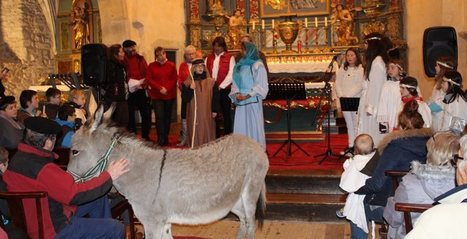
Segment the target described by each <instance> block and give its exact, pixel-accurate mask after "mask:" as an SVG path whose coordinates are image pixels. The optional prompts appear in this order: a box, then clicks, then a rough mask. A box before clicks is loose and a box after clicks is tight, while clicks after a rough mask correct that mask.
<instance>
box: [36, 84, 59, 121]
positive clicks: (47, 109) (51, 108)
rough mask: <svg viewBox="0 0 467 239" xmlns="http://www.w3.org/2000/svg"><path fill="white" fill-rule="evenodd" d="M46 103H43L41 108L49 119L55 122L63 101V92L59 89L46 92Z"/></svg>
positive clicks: (50, 89)
mask: <svg viewBox="0 0 467 239" xmlns="http://www.w3.org/2000/svg"><path fill="white" fill-rule="evenodd" d="M45 97H46V98H47V101H46V102H43V103H42V105H41V106H40V107H39V108H40V109H42V111H43V112H44V113H45V115H46V116H47V118H49V119H51V120H55V119H56V118H57V112H58V107H60V104H61V100H62V98H61V97H62V92H61V91H60V90H59V89H57V88H52V87H50V88H49V89H47V91H45Z"/></svg>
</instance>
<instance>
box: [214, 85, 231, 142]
mask: <svg viewBox="0 0 467 239" xmlns="http://www.w3.org/2000/svg"><path fill="white" fill-rule="evenodd" d="M229 93H230V87H229V88H227V89H221V90H219V100H220V109H221V113H222V118H223V120H224V122H223V124H224V135H227V134H231V133H232V132H233V122H232V101H231V100H230V97H229ZM216 127H217V130H216V131H217V132H219V126H218V125H217V126H216ZM217 136H220V135H217Z"/></svg>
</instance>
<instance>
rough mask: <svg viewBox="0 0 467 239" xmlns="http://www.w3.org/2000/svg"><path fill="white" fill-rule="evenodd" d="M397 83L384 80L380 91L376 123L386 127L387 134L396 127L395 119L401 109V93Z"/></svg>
mask: <svg viewBox="0 0 467 239" xmlns="http://www.w3.org/2000/svg"><path fill="white" fill-rule="evenodd" d="M399 83H400V82H399V81H392V80H386V81H385V82H384V84H383V89H382V90H381V98H380V99H379V104H378V113H377V119H378V123H382V124H386V123H387V125H388V133H390V132H392V131H393V130H394V128H396V127H397V117H398V116H399V112H401V110H402V108H401V105H402V100H401V91H400V87H399V85H400V84H399Z"/></svg>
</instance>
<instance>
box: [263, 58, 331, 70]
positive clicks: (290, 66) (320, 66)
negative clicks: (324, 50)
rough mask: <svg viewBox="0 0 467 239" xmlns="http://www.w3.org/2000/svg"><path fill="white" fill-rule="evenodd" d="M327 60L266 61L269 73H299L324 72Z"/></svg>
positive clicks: (327, 63) (327, 64)
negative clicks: (302, 61) (303, 61)
mask: <svg viewBox="0 0 467 239" xmlns="http://www.w3.org/2000/svg"><path fill="white" fill-rule="evenodd" d="M328 66H329V61H314V62H305V63H275V62H268V70H269V72H270V73H300V72H308V73H313V72H325V71H326V69H327V67H328Z"/></svg>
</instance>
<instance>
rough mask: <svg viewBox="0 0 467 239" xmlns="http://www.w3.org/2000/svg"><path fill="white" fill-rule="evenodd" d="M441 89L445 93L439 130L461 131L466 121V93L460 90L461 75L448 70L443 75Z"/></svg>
mask: <svg viewBox="0 0 467 239" xmlns="http://www.w3.org/2000/svg"><path fill="white" fill-rule="evenodd" d="M441 90H442V91H443V92H444V93H445V95H444V98H443V102H442V103H441V107H442V117H441V124H440V130H448V129H451V130H455V131H460V132H462V130H463V128H464V125H465V122H466V121H467V103H466V101H467V95H466V92H465V91H463V90H462V76H461V74H460V73H459V72H457V71H448V72H446V74H445V75H444V77H443V81H442V83H441Z"/></svg>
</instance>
